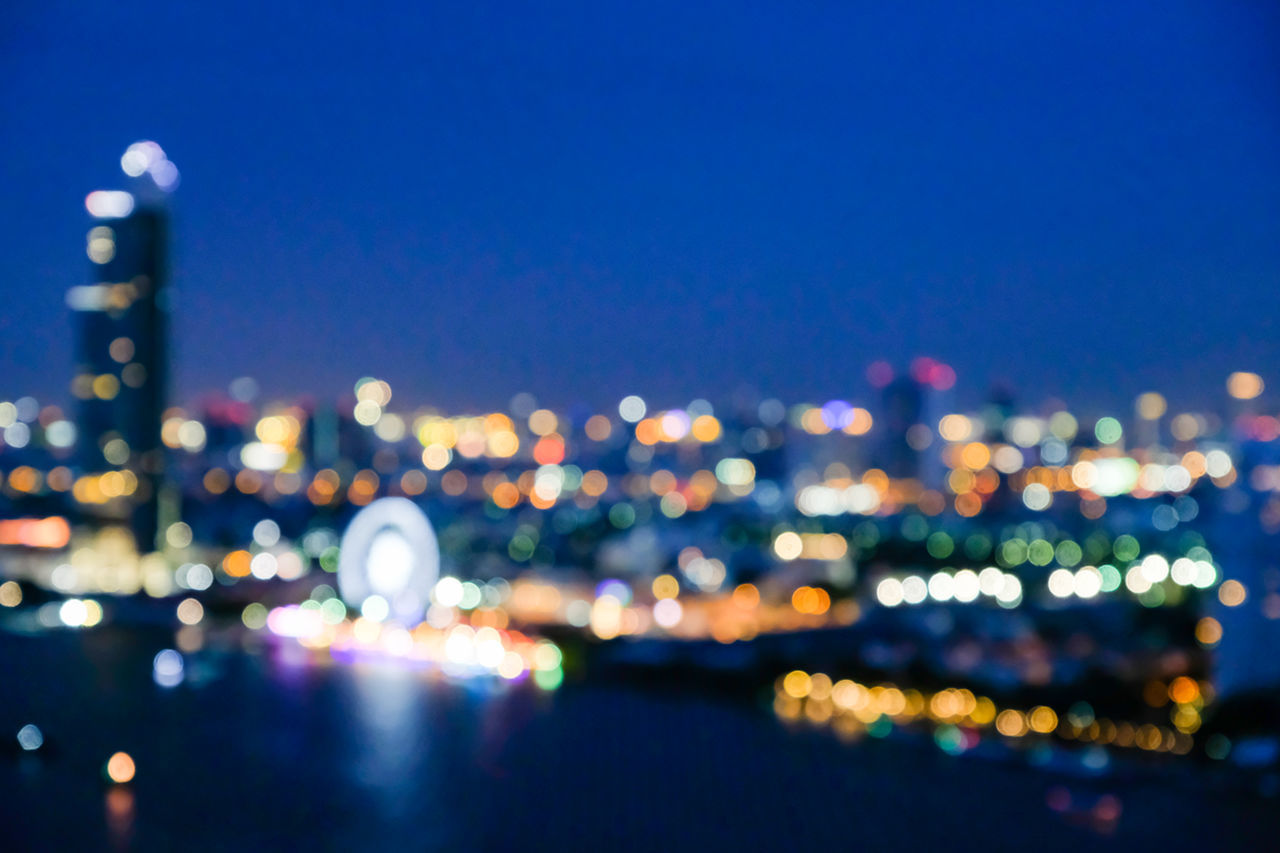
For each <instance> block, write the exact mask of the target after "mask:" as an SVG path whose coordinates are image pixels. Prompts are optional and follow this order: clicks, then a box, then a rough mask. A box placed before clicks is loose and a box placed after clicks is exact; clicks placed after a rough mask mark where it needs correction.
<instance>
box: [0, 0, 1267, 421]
mask: <svg viewBox="0 0 1280 853" xmlns="http://www.w3.org/2000/svg"><path fill="white" fill-rule="evenodd" d="M263 5H266V6H270V7H274V8H269V9H263V8H260V7H261V6H263ZM379 5H380V4H367V3H363V4H362V3H350V4H343V5H342V6H338V7H332V8H328V9H325V10H319V9H317V8H315V6H316V4H312V3H306V2H298V3H281V4H260V3H247V2H241V0H232V2H223V3H218V4H188V3H174V2H172V0H166V2H148V3H108V4H84V3H78V2H76V3H71V2H58V1H57V0H53V1H52V2H39V3H23V4H10V5H9V6H8V8H7V9H6V12H5V14H4V16H3V19H2V20H0V180H2V186H3V192H2V193H0V281H3V282H4V283H3V291H2V292H3V294H4V306H3V309H0V398H11V397H13V396H16V395H19V394H24V393H30V394H35V395H37V396H39V397H41V398H43V399H55V400H67V399H69V396H70V395H69V393H68V381H69V378H70V374H71V370H72V359H71V348H70V341H71V327H70V318H69V312H68V310H67V308H66V307H65V303H64V300H63V297H64V293H65V290H66V288H67V287H68V286H69V285H72V284H77V283H83V282H84V281H86V279H87V275H88V267H89V263H88V261H87V259H86V258H85V255H84V231H85V229H86V227H87V226H88V224H89V218H88V216H87V214H86V213H85V212H84V207H83V199H84V196H85V194H86V193H87V192H88V191H89V190H92V189H97V188H109V187H114V186H120V185H123V183H124V179H123V175H122V174H121V173H120V170H119V157H120V155H121V153H122V152H123V151H124V149H125V147H126V146H127V145H128V144H129V143H131V142H133V141H135V140H138V139H144V138H151V139H155V140H156V141H158V142H159V143H160V144H161V145H163V146H164V148H165V150H166V152H167V153H168V155H169V156H170V157H171V158H172V159H173V160H174V162H176V163H177V165H178V166H179V168H180V169H181V170H182V185H181V187H180V188H179V189H178V192H177V193H176V195H175V197H174V199H173V206H174V215H175V227H174V241H175V242H174V264H173V282H174V284H175V286H176V289H177V296H178V298H177V300H176V315H175V351H176V358H177V366H176V371H175V377H176V385H177V387H176V389H175V394H176V396H178V397H179V398H190V397H192V396H194V395H196V394H198V393H200V392H202V391H205V390H210V389H218V388H225V386H226V385H227V383H228V382H229V381H230V380H232V379H233V378H235V377H237V376H241V375H246V374H249V375H253V376H255V377H257V378H258V379H259V381H260V382H261V384H262V385H263V387H264V389H266V390H267V391H268V392H270V393H272V394H277V393H278V394H295V393H305V394H313V395H316V396H318V397H321V398H333V397H336V396H338V395H339V394H342V393H345V392H349V391H350V389H351V386H352V383H353V382H354V380H355V379H357V378H359V377H360V376H362V375H365V374H372V375H376V376H379V377H382V378H385V379H387V380H389V381H390V382H391V384H392V386H393V388H394V389H395V390H396V393H397V396H398V397H399V398H400V402H405V401H408V402H412V403H419V402H423V403H434V404H437V405H441V406H445V407H448V408H451V409H456V408H463V407H465V408H472V407H480V406H484V407H494V406H501V405H503V404H505V403H506V401H507V400H508V399H509V398H510V396H511V395H512V394H513V393H515V392H516V391H520V390H529V391H532V392H533V393H534V394H536V395H537V396H538V398H539V399H540V400H541V401H544V402H546V403H549V404H557V405H563V404H567V403H571V402H575V401H579V400H581V401H586V402H590V403H594V404H605V403H608V402H611V401H616V400H617V399H618V397H620V396H621V395H623V394H626V393H633V392H638V393H641V394H643V395H645V396H646V397H649V398H652V399H653V400H654V401H655V402H657V403H658V404H659V405H677V404H682V403H685V402H687V401H688V400H689V399H690V398H692V397H695V396H705V397H709V398H711V399H713V400H716V399H723V398H724V397H725V396H726V395H727V394H729V393H730V392H732V391H733V390H734V389H736V388H738V387H740V386H742V385H743V384H748V383H749V384H751V385H754V386H755V387H757V388H759V389H760V390H761V391H763V392H765V393H769V394H776V395H779V396H781V397H783V398H784V399H786V400H788V401H799V400H801V399H808V400H811V401H819V402H820V401H822V400H825V399H828V398H831V397H837V396H839V397H846V398H852V399H855V400H864V399H866V398H867V396H868V395H869V394H870V391H869V387H868V384H867V382H866V379H865V375H864V373H865V369H866V366H867V365H868V364H869V363H870V362H871V361H873V360H875V359H878V358H887V359H889V360H891V361H894V362H897V363H903V362H905V361H906V360H908V359H910V358H911V357H912V356H914V355H917V354H926V355H930V356H933V357H936V358H940V359H943V360H945V361H948V362H950V363H951V364H953V365H954V366H955V367H956V369H957V372H958V374H959V382H958V385H957V394H958V395H959V399H960V401H961V402H968V403H976V402H978V401H980V400H981V399H983V397H984V396H985V395H986V393H987V390H988V388H989V387H990V385H991V384H992V383H993V382H995V381H1006V382H1009V383H1011V384H1012V385H1013V386H1015V387H1016V388H1017V389H1018V392H1019V397H1020V399H1021V400H1023V401H1025V402H1027V403H1036V402H1038V401H1041V400H1043V399H1045V398H1046V397H1049V396H1059V397H1062V398H1063V399H1065V400H1067V401H1068V402H1069V403H1071V404H1072V405H1073V407H1075V408H1078V409H1079V410H1082V411H1085V412H1090V411H1093V412H1097V411H1100V410H1102V409H1106V408H1108V407H1110V408H1112V409H1113V410H1115V411H1128V410H1129V405H1130V400H1131V399H1132V397H1133V396H1134V395H1135V394H1137V393H1139V392H1141V391H1145V390H1150V389H1157V390H1161V391H1163V392H1164V393H1165V394H1166V395H1167V396H1168V397H1169V398H1170V402H1171V404H1172V405H1173V406H1175V407H1177V406H1180V405H1183V406H1185V405H1192V404H1200V403H1216V402H1217V401H1218V400H1219V399H1220V398H1221V396H1222V389H1223V380H1224V378H1225V376H1226V374H1227V373H1228V372H1229V371H1231V370H1237V369H1250V370H1256V371H1258V372H1260V373H1262V374H1263V375H1264V376H1265V377H1266V378H1267V379H1268V380H1269V381H1271V382H1272V385H1273V389H1280V371H1277V365H1278V363H1280V335H1278V334H1277V332H1278V331H1280V328H1278V326H1277V318H1278V317H1280V47H1277V45H1280V12H1277V9H1278V8H1280V7H1277V6H1275V5H1273V4H1269V3H1253V4H1232V3H1225V2H1198V3H1188V2H1178V0H1174V2H1171V3H1168V4H1161V5H1160V6H1159V9H1158V11H1154V7H1152V6H1150V4H1142V5H1141V7H1140V8H1132V7H1137V6H1138V4H1129V3H1124V2H1106V3H1096V4H1063V5H1062V8H1061V9H1060V10H1059V11H1058V12H1057V13H1053V14H1048V15H1046V14H1045V13H1044V11H1043V9H1042V4H1027V3H1007V4H982V3H980V4H974V5H973V6H972V7H965V8H964V9H963V10H961V11H948V12H941V13H939V11H938V10H937V9H934V8H932V6H933V4H922V7H921V8H918V9H916V10H915V11H904V10H903V9H900V8H898V7H899V6H900V4H896V3H891V4H869V3H868V4H860V5H863V6H865V7H866V8H864V9H861V10H858V11H852V10H851V9H850V8H849V7H850V6H852V5H854V4H830V5H827V4H819V3H811V2H796V3H783V4H761V5H755V4H746V3H733V4H728V3H726V4H723V5H721V6H719V7H718V8H713V9H711V10H709V11H708V10H701V11H699V10H691V9H688V8H685V7H686V6H688V5H690V4H685V3H671V4H666V3H645V4H618V5H616V6H615V5H612V4H598V3H583V4H558V3H539V4H529V6H528V7H526V4H513V3H497V4H483V3H476V2H468V3H458V4H451V5H449V6H446V5H445V4H405V8H403V9H396V10H387V9H381V8H379ZM535 7H536V8H535ZM877 7H884V8H877Z"/></svg>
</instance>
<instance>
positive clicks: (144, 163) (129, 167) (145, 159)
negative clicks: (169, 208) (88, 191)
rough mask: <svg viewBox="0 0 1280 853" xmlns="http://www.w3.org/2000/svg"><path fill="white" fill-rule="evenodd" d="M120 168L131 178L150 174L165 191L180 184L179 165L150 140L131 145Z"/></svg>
mask: <svg viewBox="0 0 1280 853" xmlns="http://www.w3.org/2000/svg"><path fill="white" fill-rule="evenodd" d="M120 168H121V169H123V170H124V173H125V174H126V175H128V176H129V177H131V178H139V177H141V176H142V175H144V174H146V175H150V176H151V180H153V181H155V184H156V186H157V187H159V188H160V189H162V190H164V191H165V192H169V191H170V190H172V189H174V188H175V187H176V186H177V185H178V167H177V166H175V165H173V161H172V160H170V159H169V158H168V157H166V156H165V153H164V149H163V148H161V147H160V146H159V145H157V144H156V143H154V142H151V141H149V140H144V141H142V142H135V143H133V144H132V145H130V146H129V149H128V150H127V151H125V152H124V156H122V157H121V158H120ZM90 212H92V211H90Z"/></svg>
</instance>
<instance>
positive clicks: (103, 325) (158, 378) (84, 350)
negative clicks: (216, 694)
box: [67, 143, 176, 552]
mask: <svg viewBox="0 0 1280 853" xmlns="http://www.w3.org/2000/svg"><path fill="white" fill-rule="evenodd" d="M121 163H122V166H124V168H125V171H126V173H128V174H130V175H131V176H133V177H139V178H144V179H145V178H149V183H150V186H148V187H142V188H140V190H139V192H138V193H129V192H124V191H98V192H94V193H90V194H89V196H88V198H87V199H86V200H85V207H86V208H87V209H88V211H89V214H90V216H91V217H92V218H93V223H92V225H91V227H90V228H89V233H88V238H87V245H86V252H87V254H88V256H89V261H90V263H91V272H90V283H89V284H87V285H82V286H78V287H73V288H72V289H71V290H70V291H69V292H68V294H67V303H68V305H69V306H70V307H71V309H72V311H73V313H74V319H75V325H76V373H75V378H74V379H73V381H72V392H73V393H74V395H75V396H76V398H77V400H78V412H77V422H78V424H77V426H78V429H77V432H78V436H79V438H78V454H77V456H78V458H77V462H78V468H79V469H80V473H81V474H82V475H84V476H87V477H89V478H90V479H91V481H92V482H93V483H94V486H93V487H92V488H90V489H88V490H87V492H88V493H87V495H86V497H87V498H88V500H84V501H82V502H81V503H82V505H83V506H84V507H85V509H86V514H87V516H88V517H89V518H90V519H92V520H96V521H100V522H112V521H114V522H121V523H127V524H128V526H129V527H130V528H131V529H132V531H133V534H134V537H135V539H136V541H137V546H138V549H139V551H144V552H145V551H150V550H152V549H153V548H155V547H156V534H157V530H158V507H159V498H160V490H161V484H162V482H163V476H164V445H163V443H162V442H161V437H160V425H161V424H160V421H161V417H162V414H163V412H164V408H165V400H166V390H167V384H168V379H169V377H168V306H167V302H168V294H167V291H166V289H165V288H166V261H167V258H166V255H167V245H168V216H167V214H166V212H165V210H164V205H163V202H162V199H161V195H160V194H159V193H157V192H156V190H157V189H160V190H167V189H169V188H171V187H172V185H173V183H174V181H175V180H176V170H175V169H173V165H172V163H169V161H168V160H167V159H165V157H164V152H163V151H161V150H160V147H159V146H158V145H155V144H154V143H138V144H137V145H134V146H131V147H130V149H129V152H128V153H126V155H125V157H124V159H123V160H122V161H121ZM112 472H114V473H115V474H116V475H118V476H113V477H104V476H103V475H107V474H111V473H112Z"/></svg>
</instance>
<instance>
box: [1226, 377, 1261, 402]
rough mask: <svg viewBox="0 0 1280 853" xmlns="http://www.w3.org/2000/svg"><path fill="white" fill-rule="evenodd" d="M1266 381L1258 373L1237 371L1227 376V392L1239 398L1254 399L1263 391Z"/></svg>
mask: <svg viewBox="0 0 1280 853" xmlns="http://www.w3.org/2000/svg"><path fill="white" fill-rule="evenodd" d="M1264 388H1266V383H1265V382H1263V381H1262V377H1261V376H1259V375H1258V374H1256V373H1249V372H1247V371H1237V372H1236V373H1233V374H1231V375H1230V376H1228V377H1227V393H1228V394H1230V395H1231V396H1232V397H1235V398H1236V399H1237V400H1252V399H1253V398H1254V397H1257V396H1258V395H1259V394H1261V393H1262V391H1263V389H1264Z"/></svg>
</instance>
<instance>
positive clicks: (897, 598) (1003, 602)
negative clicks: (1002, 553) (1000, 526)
mask: <svg viewBox="0 0 1280 853" xmlns="http://www.w3.org/2000/svg"><path fill="white" fill-rule="evenodd" d="M983 595H985V596H987V597H989V598H994V599H995V600H996V602H997V603H998V604H1000V606H1002V607H1017V606H1018V605H1019V604H1020V603H1021V602H1022V581H1020V580H1018V578H1017V576H1016V575H1012V574H1009V573H1008V572H1002V571H1000V569H997V568H996V567H995V566H988V567H987V568H985V569H983V570H982V571H980V572H975V571H973V570H972V569H961V570H960V571H958V572H956V573H954V574H952V573H951V572H934V573H933V574H932V575H931V576H929V577H928V578H927V579H926V578H925V577H923V576H921V575H909V576H907V577H905V578H901V579H899V578H893V577H889V578H885V579H884V580H882V581H880V583H879V584H877V585H876V600H877V601H879V602H880V603H881V604H882V605H884V606H885V607H897V606H898V605H900V604H921V603H923V602H924V601H926V600H928V599H931V600H933V601H936V602H940V603H941V602H948V601H958V602H960V603H962V604H967V603H969V602H971V601H976V600H977V599H978V597H979V596H983Z"/></svg>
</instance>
